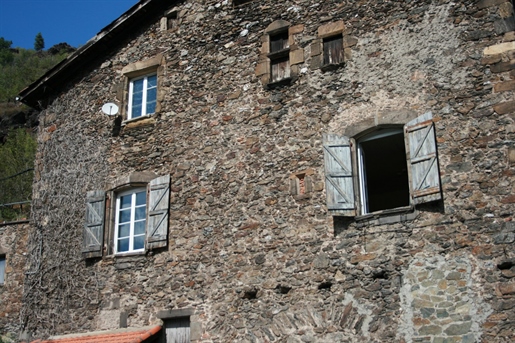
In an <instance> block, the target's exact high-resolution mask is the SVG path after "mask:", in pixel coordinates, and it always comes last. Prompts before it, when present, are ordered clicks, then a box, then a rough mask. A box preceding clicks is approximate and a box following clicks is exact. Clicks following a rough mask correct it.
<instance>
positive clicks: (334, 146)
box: [323, 134, 356, 216]
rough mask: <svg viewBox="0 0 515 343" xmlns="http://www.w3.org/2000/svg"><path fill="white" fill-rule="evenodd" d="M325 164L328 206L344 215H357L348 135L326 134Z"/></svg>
mask: <svg viewBox="0 0 515 343" xmlns="http://www.w3.org/2000/svg"><path fill="white" fill-rule="evenodd" d="M323 144H324V166H325V188H326V194H327V208H328V209H329V210H330V211H331V212H333V213H338V214H341V215H344V216H355V215H356V205H355V201H354V183H353V182H354V181H353V175H352V153H351V144H350V140H349V138H348V137H345V136H338V135H335V134H324V136H323Z"/></svg>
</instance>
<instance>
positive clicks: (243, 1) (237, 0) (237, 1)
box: [232, 0, 254, 6]
mask: <svg viewBox="0 0 515 343" xmlns="http://www.w3.org/2000/svg"><path fill="white" fill-rule="evenodd" d="M252 1H254V0H233V1H232V4H233V5H234V6H240V5H244V4H246V3H249V2H252Z"/></svg>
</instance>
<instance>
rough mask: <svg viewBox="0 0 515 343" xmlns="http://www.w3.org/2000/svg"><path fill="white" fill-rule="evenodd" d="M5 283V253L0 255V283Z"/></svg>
mask: <svg viewBox="0 0 515 343" xmlns="http://www.w3.org/2000/svg"><path fill="white" fill-rule="evenodd" d="M4 283H5V255H0V285H3V284H4Z"/></svg>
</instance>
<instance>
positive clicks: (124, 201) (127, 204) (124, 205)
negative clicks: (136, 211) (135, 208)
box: [120, 194, 132, 208]
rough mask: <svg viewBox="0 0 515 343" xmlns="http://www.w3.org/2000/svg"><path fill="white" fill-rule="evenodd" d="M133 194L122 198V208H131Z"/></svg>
mask: <svg viewBox="0 0 515 343" xmlns="http://www.w3.org/2000/svg"><path fill="white" fill-rule="evenodd" d="M131 198H132V194H129V195H124V196H122V197H120V208H127V207H131Z"/></svg>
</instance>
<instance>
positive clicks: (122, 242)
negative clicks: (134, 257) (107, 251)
mask: <svg viewBox="0 0 515 343" xmlns="http://www.w3.org/2000/svg"><path fill="white" fill-rule="evenodd" d="M124 251H129V239H128V238H124V239H119V240H118V251H117V252H124Z"/></svg>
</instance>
